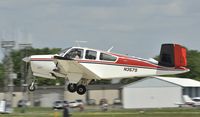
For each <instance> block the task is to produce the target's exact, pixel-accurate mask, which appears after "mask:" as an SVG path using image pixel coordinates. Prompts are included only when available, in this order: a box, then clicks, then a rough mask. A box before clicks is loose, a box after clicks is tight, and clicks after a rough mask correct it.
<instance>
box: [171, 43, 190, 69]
mask: <svg viewBox="0 0 200 117" xmlns="http://www.w3.org/2000/svg"><path fill="white" fill-rule="evenodd" d="M174 60H175V67H186V66H187V58H186V48H184V47H182V46H181V45H178V44H174Z"/></svg>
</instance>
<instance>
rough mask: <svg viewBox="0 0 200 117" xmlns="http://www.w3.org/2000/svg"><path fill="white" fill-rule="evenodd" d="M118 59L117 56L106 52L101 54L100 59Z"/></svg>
mask: <svg viewBox="0 0 200 117" xmlns="http://www.w3.org/2000/svg"><path fill="white" fill-rule="evenodd" d="M116 59H117V57H115V56H112V55H109V54H105V53H101V54H100V60H106V61H116Z"/></svg>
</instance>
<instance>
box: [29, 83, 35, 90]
mask: <svg viewBox="0 0 200 117" xmlns="http://www.w3.org/2000/svg"><path fill="white" fill-rule="evenodd" d="M35 89H36V88H35V85H33V84H30V85H28V90H29V91H35Z"/></svg>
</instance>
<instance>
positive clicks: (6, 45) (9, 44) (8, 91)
mask: <svg viewBox="0 0 200 117" xmlns="http://www.w3.org/2000/svg"><path fill="white" fill-rule="evenodd" d="M14 46H15V41H1V48H3V52H4V55H5V58H4V69H5V81H4V83H5V84H4V85H5V88H4V92H5V95H4V99H6V101H7V105H8V106H10V107H12V106H13V87H14V84H13V79H16V78H17V76H16V74H14V73H13V62H12V58H11V55H10V53H11V51H12V49H13V48H14Z"/></svg>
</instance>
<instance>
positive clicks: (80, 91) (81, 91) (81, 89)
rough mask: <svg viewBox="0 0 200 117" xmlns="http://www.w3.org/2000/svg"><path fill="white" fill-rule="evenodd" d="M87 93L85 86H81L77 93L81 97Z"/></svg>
mask: <svg viewBox="0 0 200 117" xmlns="http://www.w3.org/2000/svg"><path fill="white" fill-rule="evenodd" d="M85 92H86V87H85V86H84V85H79V86H78V87H77V93H78V94H79V95H83V94H85Z"/></svg>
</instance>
